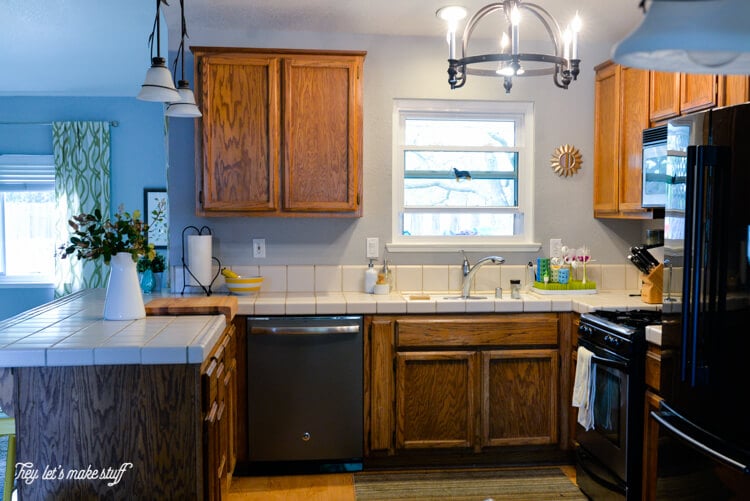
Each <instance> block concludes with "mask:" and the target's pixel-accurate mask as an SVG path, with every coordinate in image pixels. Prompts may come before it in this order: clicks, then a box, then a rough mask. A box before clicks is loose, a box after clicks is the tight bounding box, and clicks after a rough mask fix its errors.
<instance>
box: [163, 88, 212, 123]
mask: <svg viewBox="0 0 750 501" xmlns="http://www.w3.org/2000/svg"><path fill="white" fill-rule="evenodd" d="M177 92H178V93H179V94H180V99H179V100H177V101H175V102H173V103H169V106H167V111H166V115H167V116H168V117H179V118H197V117H200V116H203V115H202V114H201V111H200V110H199V109H198V106H196V105H195V96H194V95H193V91H192V90H190V84H189V83H188V82H187V81H186V80H180V81H179V82H177Z"/></svg>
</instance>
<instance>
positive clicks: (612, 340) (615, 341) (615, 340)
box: [604, 334, 622, 346]
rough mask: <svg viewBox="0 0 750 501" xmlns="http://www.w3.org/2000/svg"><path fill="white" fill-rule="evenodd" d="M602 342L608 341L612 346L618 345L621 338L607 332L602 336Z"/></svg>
mask: <svg viewBox="0 0 750 501" xmlns="http://www.w3.org/2000/svg"><path fill="white" fill-rule="evenodd" d="M604 342H605V343H609V344H611V345H613V346H620V344H621V343H622V340H621V339H619V338H616V337H615V336H610V335H609V334H607V335H606V336H604Z"/></svg>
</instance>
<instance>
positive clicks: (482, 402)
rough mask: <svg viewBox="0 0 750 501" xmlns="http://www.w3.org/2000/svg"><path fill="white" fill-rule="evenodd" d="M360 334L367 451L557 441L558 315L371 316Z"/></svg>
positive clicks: (471, 449) (469, 449) (468, 450)
mask: <svg viewBox="0 0 750 501" xmlns="http://www.w3.org/2000/svg"><path fill="white" fill-rule="evenodd" d="M366 328H367V331H368V341H369V342H368V343H367V348H366V359H367V360H366V361H367V368H368V370H367V371H366V374H367V376H366V382H365V391H366V395H367V402H366V411H365V419H366V423H365V424H366V430H367V431H368V433H367V443H366V453H367V454H378V453H381V454H387V455H399V454H404V453H408V454H413V453H415V452H418V451H420V450H421V451H425V452H429V451H434V450H442V451H451V450H452V451H456V452H461V453H464V454H469V455H472V454H474V455H475V454H482V453H484V452H486V451H491V450H497V449H499V448H503V447H511V446H539V445H556V444H557V443H558V440H559V435H560V433H559V424H560V420H559V407H560V392H559V379H560V378H559V374H560V372H559V370H560V369H559V367H560V361H559V355H558V317H557V314H552V313H539V314H529V313H518V314H488V315H463V316H453V315H444V316H443V315H434V316H433V315H430V316H421V315H411V316H403V317H398V316H394V317H386V316H375V317H370V318H368V319H367V320H366ZM566 436H567V435H566Z"/></svg>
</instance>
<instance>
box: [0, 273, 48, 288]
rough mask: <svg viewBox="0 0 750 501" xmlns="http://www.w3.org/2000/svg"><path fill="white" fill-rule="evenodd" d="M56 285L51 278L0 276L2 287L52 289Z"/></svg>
mask: <svg viewBox="0 0 750 501" xmlns="http://www.w3.org/2000/svg"><path fill="white" fill-rule="evenodd" d="M54 286H55V284H54V283H53V282H52V281H51V280H50V279H49V278H41V277H21V276H18V277H0V289H51V288H53V287H54Z"/></svg>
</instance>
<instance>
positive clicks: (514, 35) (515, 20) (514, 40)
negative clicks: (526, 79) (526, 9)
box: [510, 5, 521, 56]
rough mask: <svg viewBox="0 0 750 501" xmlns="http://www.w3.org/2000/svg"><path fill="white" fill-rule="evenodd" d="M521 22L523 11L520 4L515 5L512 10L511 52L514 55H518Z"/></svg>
mask: <svg viewBox="0 0 750 501" xmlns="http://www.w3.org/2000/svg"><path fill="white" fill-rule="evenodd" d="M520 23H521V12H520V11H519V10H518V6H517V5H514V6H513V9H512V10H511V11H510V24H511V29H510V52H511V54H513V55H514V56H517V55H518V25H519V24H520Z"/></svg>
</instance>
